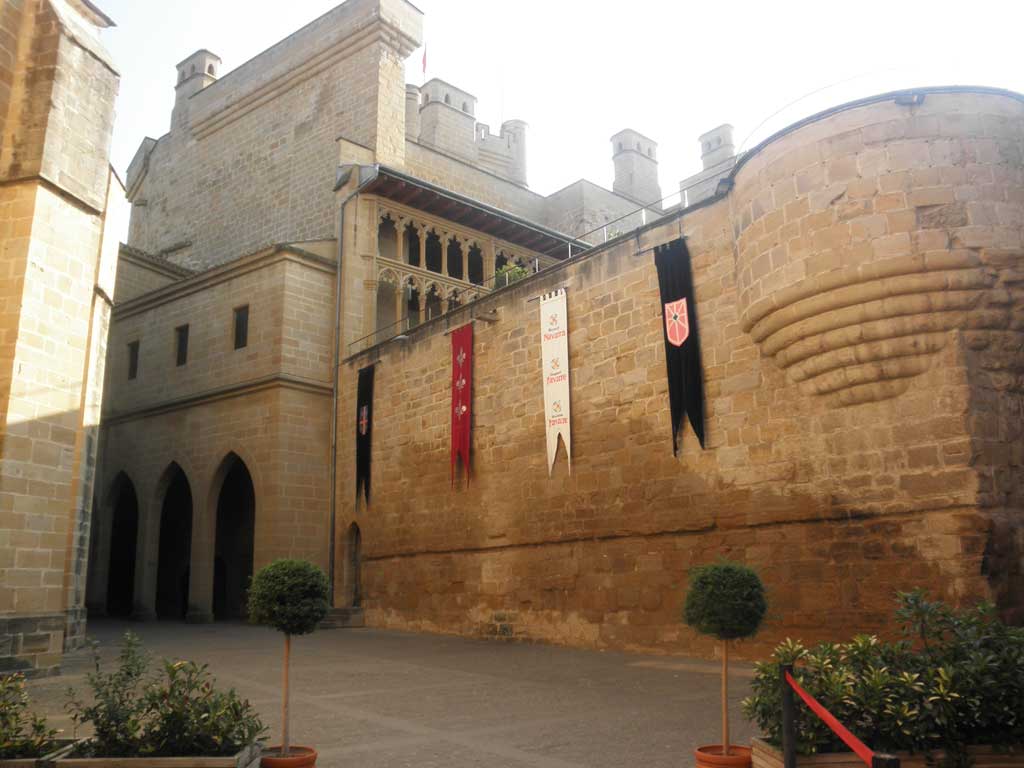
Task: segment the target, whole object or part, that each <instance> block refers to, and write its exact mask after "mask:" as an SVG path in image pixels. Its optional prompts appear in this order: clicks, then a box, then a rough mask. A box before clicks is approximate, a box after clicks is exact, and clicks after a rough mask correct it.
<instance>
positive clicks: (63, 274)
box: [0, 0, 124, 673]
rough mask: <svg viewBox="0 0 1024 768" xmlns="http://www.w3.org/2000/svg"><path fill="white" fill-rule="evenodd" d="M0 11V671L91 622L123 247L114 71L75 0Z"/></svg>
mask: <svg viewBox="0 0 1024 768" xmlns="http://www.w3.org/2000/svg"><path fill="white" fill-rule="evenodd" d="M2 8H3V10H2V13H0V32H2V33H3V34H0V137H2V138H0V231H2V232H3V233H4V235H3V237H2V238H0V264H3V279H0V670H3V671H4V672H6V671H9V670H16V669H25V670H26V671H29V672H33V671H34V672H50V673H52V672H53V671H55V670H56V669H57V668H58V667H59V665H60V661H61V653H62V651H63V650H64V649H65V648H72V647H75V646H76V645H77V644H78V643H79V642H80V641H81V640H82V639H83V637H84V631H85V572H86V560H87V555H88V549H89V528H90V523H91V516H92V500H93V480H94V476H95V465H96V452H97V447H96V446H97V440H98V437H99V434H98V426H99V404H100V398H101V397H102V390H103V386H102V385H103V364H104V361H105V354H104V353H105V348H106V339H107V325H108V323H109V318H110V302H111V299H110V296H111V294H112V293H113V287H114V286H113V283H114V271H115V269H116V262H117V240H118V229H119V227H118V223H117V222H115V221H113V220H112V219H111V214H112V213H114V212H116V211H119V205H118V199H120V201H121V203H122V204H123V200H124V190H123V188H122V187H121V186H120V183H119V182H118V181H117V178H116V176H114V175H113V173H112V172H111V170H110V162H109V152H110V137H111V131H112V128H113V124H114V99H115V97H116V96H117V89H118V80H119V76H118V73H117V70H116V69H115V68H114V65H113V62H112V61H111V59H110V56H109V54H108V53H107V52H106V50H105V49H104V48H103V45H102V44H101V43H100V41H99V35H98V30H99V29H100V28H103V27H109V26H111V25H112V24H113V22H112V21H111V20H110V19H108V18H107V17H106V16H105V15H104V14H103V13H101V12H100V11H99V10H98V9H97V8H96V7H95V6H94V5H93V4H92V3H90V2H84V0H38V1H37V2H30V3H29V2H21V0H13V2H9V1H7V0H5V2H4V4H3V6H2Z"/></svg>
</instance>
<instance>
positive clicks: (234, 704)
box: [145, 660, 266, 757]
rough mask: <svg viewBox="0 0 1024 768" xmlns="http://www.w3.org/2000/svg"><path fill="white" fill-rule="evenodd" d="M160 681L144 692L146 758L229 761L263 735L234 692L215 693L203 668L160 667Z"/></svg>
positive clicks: (188, 665) (167, 663) (178, 663)
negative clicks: (194, 757) (202, 757)
mask: <svg viewBox="0 0 1024 768" xmlns="http://www.w3.org/2000/svg"><path fill="white" fill-rule="evenodd" d="M164 678H165V679H164V681H163V683H162V684H159V685H151V686H149V688H147V689H146V697H145V700H146V712H147V713H148V715H149V716H148V718H147V722H146V733H145V743H146V750H147V754H150V755H154V756H157V757H176V756H179V755H185V756H189V755H212V756H216V755H233V754H235V753H236V752H238V751H240V750H241V749H243V748H245V747H246V746H248V745H249V744H254V743H255V742H256V741H258V740H259V739H260V738H261V737H262V736H263V732H264V731H265V730H266V728H265V727H264V725H263V723H261V722H260V720H259V717H258V716H257V715H256V712H255V710H253V708H252V705H251V704H249V702H248V701H244V700H242V699H241V698H239V696H238V694H237V693H235V691H234V689H231V690H228V691H218V690H217V689H216V688H214V687H213V684H214V682H215V681H214V679H213V676H212V675H211V674H210V672H209V671H208V669H207V665H205V664H203V665H202V666H200V665H199V664H196V663H195V662H194V661H174V662H171V661H166V660H165V661H164Z"/></svg>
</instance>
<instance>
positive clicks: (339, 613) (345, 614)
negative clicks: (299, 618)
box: [320, 608, 366, 629]
mask: <svg viewBox="0 0 1024 768" xmlns="http://www.w3.org/2000/svg"><path fill="white" fill-rule="evenodd" d="M364 626H366V625H365V624H364V623H363V609H362V608H331V609H330V610H329V611H327V618H326V619H324V620H323V621H321V622H320V629H353V628H356V627H364Z"/></svg>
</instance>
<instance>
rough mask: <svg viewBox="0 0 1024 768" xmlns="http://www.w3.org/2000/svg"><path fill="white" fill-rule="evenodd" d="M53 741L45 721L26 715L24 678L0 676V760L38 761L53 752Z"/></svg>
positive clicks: (55, 736)
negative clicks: (20, 758) (21, 759)
mask: <svg viewBox="0 0 1024 768" xmlns="http://www.w3.org/2000/svg"><path fill="white" fill-rule="evenodd" d="M56 738H57V731H56V730H54V729H53V728H50V727H48V726H47V724H46V718H44V717H41V716H39V715H33V714H29V711H28V691H27V690H26V689H25V676H24V675H22V674H21V673H19V672H16V673H14V674H11V675H0V760H7V759H13V758H18V757H42V756H43V755H45V754H46V753H47V752H50V751H52V750H53V748H54V739H56Z"/></svg>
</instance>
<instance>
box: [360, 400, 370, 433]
mask: <svg viewBox="0 0 1024 768" xmlns="http://www.w3.org/2000/svg"><path fill="white" fill-rule="evenodd" d="M369 426H370V409H369V408H368V407H367V406H365V405H364V406H363V407H362V408H360V409H359V434H360V435H365V434H366V430H367V428H368V427H369Z"/></svg>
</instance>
